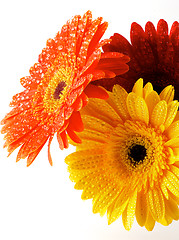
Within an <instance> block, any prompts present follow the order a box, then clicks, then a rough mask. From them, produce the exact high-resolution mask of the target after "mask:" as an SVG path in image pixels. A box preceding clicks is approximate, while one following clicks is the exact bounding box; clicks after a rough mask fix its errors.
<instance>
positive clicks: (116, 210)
mask: <svg viewBox="0 0 179 240" xmlns="http://www.w3.org/2000/svg"><path fill="white" fill-rule="evenodd" d="M127 203H128V200H127V201H126V202H125V203H123V205H121V206H120V207H116V202H115V201H114V202H113V203H112V204H111V205H110V206H109V207H108V212H107V216H108V224H111V223H113V222H114V221H116V220H117V219H118V218H119V217H120V216H121V215H122V213H123V212H124V210H125V208H126V206H127Z"/></svg>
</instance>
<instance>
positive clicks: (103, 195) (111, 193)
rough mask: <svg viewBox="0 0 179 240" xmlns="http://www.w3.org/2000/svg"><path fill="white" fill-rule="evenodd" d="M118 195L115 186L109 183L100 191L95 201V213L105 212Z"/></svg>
mask: <svg viewBox="0 0 179 240" xmlns="http://www.w3.org/2000/svg"><path fill="white" fill-rule="evenodd" d="M117 195H118V190H117V189H116V188H115V186H114V184H112V183H111V182H108V184H106V186H105V188H102V189H100V191H99V194H98V197H97V198H94V199H93V213H100V212H101V211H102V212H103V209H106V210H107V207H108V206H109V205H110V204H111V203H112V202H113V201H114V199H115V198H116V196H117Z"/></svg>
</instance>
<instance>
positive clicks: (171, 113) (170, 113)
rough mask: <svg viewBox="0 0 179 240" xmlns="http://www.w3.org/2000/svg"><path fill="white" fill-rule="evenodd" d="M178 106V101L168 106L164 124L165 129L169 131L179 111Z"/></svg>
mask: <svg viewBox="0 0 179 240" xmlns="http://www.w3.org/2000/svg"><path fill="white" fill-rule="evenodd" d="M178 106H179V105H178V101H172V102H170V103H169V104H168V108H167V117H166V121H165V123H164V126H165V129H167V128H168V127H169V126H170V124H171V123H172V122H173V120H174V118H175V116H176V114H177V111H178Z"/></svg>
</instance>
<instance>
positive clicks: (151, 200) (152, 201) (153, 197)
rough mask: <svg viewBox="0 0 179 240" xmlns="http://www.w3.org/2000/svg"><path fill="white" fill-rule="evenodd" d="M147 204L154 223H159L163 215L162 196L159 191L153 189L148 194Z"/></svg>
mask: <svg viewBox="0 0 179 240" xmlns="http://www.w3.org/2000/svg"><path fill="white" fill-rule="evenodd" d="M148 204H149V208H150V212H151V214H152V217H153V218H154V220H155V221H159V220H160V219H162V218H163V217H164V215H165V205H164V198H163V194H162V192H161V191H160V189H157V188H153V189H150V190H149V192H148Z"/></svg>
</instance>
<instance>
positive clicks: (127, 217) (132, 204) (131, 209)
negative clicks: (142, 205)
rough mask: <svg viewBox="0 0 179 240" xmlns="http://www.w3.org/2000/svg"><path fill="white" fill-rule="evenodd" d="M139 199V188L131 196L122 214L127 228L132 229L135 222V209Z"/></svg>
mask: <svg viewBox="0 0 179 240" xmlns="http://www.w3.org/2000/svg"><path fill="white" fill-rule="evenodd" d="M136 201H137V189H136V190H135V191H134V193H133V195H132V196H131V197H130V199H129V202H128V205H127V207H126V209H125V210H124V212H123V214H122V221H123V224H124V227H125V229H126V230H128V231H129V230H130V229H131V227H132V224H133V222H134V217H135V210H136Z"/></svg>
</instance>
